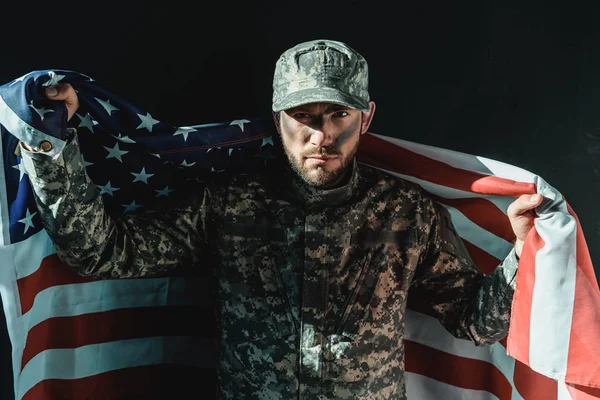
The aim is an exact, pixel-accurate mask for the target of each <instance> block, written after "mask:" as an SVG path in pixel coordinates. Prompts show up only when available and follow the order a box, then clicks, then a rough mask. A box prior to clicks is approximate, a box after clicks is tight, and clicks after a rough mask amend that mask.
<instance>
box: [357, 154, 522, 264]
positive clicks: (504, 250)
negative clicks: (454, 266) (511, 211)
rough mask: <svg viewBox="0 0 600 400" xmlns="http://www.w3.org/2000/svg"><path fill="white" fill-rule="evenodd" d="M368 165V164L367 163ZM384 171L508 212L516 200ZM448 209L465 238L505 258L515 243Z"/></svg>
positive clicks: (447, 195)
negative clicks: (490, 204) (480, 200)
mask: <svg viewBox="0 0 600 400" xmlns="http://www.w3.org/2000/svg"><path fill="white" fill-rule="evenodd" d="M367 165H368V164H367ZM378 169H380V170H381V171H383V172H386V173H389V174H392V175H395V176H398V177H400V178H403V179H407V180H410V181H413V182H416V183H418V184H419V185H421V186H422V187H423V188H424V189H425V190H427V191H428V192H430V193H434V194H436V195H438V196H441V197H444V198H447V199H457V198H484V199H486V200H488V201H490V202H491V203H492V204H494V205H495V206H496V207H498V209H499V210H500V211H502V212H503V213H504V214H506V210H507V209H508V206H509V205H510V203H512V202H513V201H514V199H513V198H512V197H505V196H483V195H478V194H476V193H472V192H465V191H462V190H458V189H453V188H449V187H447V186H442V185H438V184H435V183H431V182H427V181H423V180H420V179H416V178H414V177H410V176H408V175H402V174H398V173H395V172H393V171H389V170H385V169H381V168H378ZM442 205H443V206H444V207H445V208H446V209H448V211H449V212H450V215H451V217H452V223H453V224H454V227H455V228H456V231H457V232H458V234H459V235H460V236H461V237H463V238H464V239H465V240H468V241H469V242H471V243H473V244H474V245H476V246H477V247H479V248H480V249H482V250H484V251H486V252H487V253H489V254H491V255H493V256H494V257H496V258H498V259H499V260H503V259H504V258H505V257H506V255H507V254H508V253H509V252H510V250H511V249H512V247H513V245H512V243H510V242H508V241H506V240H504V239H503V238H501V237H499V236H496V235H494V234H493V233H492V232H490V231H488V230H485V229H483V228H482V227H480V226H479V225H477V224H476V223H474V222H473V221H471V220H470V219H468V218H467V217H466V216H465V215H464V214H463V213H462V212H460V211H459V210H458V209H456V208H454V207H451V206H448V205H446V204H442Z"/></svg>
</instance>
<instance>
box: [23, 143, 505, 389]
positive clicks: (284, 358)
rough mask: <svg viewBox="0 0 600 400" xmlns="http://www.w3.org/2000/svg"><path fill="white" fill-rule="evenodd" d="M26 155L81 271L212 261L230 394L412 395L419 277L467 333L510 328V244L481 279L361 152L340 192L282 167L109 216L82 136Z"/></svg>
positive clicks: (146, 272) (433, 306)
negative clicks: (408, 356)
mask: <svg viewBox="0 0 600 400" xmlns="http://www.w3.org/2000/svg"><path fill="white" fill-rule="evenodd" d="M23 157H24V162H25V165H26V169H27V172H28V174H29V177H30V180H31V182H32V185H33V189H34V191H35V194H36V197H37V199H36V200H37V202H38V207H39V212H40V213H41V215H42V219H43V221H44V224H45V227H46V230H47V232H48V234H49V235H50V237H51V238H52V240H53V241H54V243H55V246H56V250H57V252H58V255H59V257H60V258H61V259H62V260H63V261H64V262H65V263H67V264H68V265H70V266H72V267H73V268H75V269H76V270H77V271H78V272H79V273H80V274H83V275H91V276H96V277H103V278H117V277H147V276H155V275H163V274H167V273H169V272H170V271H175V270H176V269H177V268H182V267H187V268H189V267H193V268H211V269H214V273H215V276H216V278H217V280H216V282H217V283H216V286H217V300H218V302H217V304H218V305H217V320H218V322H219V323H218V335H219V339H220V340H219V351H218V353H219V357H218V365H217V366H216V368H217V371H218V379H219V391H220V393H219V397H220V398H223V399H227V400H234V399H235V400H244V399H265V400H276V399H285V400H287V399H307V400H308V399H310V400H312V399H320V400H324V399H368V400H376V399H379V400H396V399H405V398H406V393H405V385H404V344H403V338H404V323H405V313H406V308H407V295H408V293H409V289H411V296H415V298H417V297H418V298H421V299H425V300H426V304H427V306H428V308H427V309H428V310H429V312H430V313H431V315H434V316H436V317H437V318H438V319H439V320H440V321H441V323H442V324H443V325H444V327H445V328H446V329H447V330H448V331H449V332H451V333H452V334H453V335H455V336H457V337H459V338H465V339H468V340H471V341H473V342H474V343H475V344H477V345H480V344H487V343H492V342H495V341H497V340H499V339H501V338H504V337H505V336H506V334H507V332H508V324H509V316H510V307H511V302H512V296H513V290H514V288H513V286H512V281H513V278H514V275H515V272H516V265H517V261H516V259H515V256H514V253H513V252H511V253H510V254H509V256H508V257H507V258H506V259H505V260H504V261H503V262H502V263H501V264H500V265H499V266H498V268H496V270H495V272H494V273H492V274H489V275H483V274H482V273H481V272H480V271H479V270H478V268H476V267H475V266H474V264H473V262H472V261H471V260H470V258H469V256H468V253H467V252H466V250H465V249H464V247H463V245H462V242H461V241H460V239H459V238H458V237H457V235H456V233H455V231H454V229H453V226H452V224H451V221H450V218H449V215H448V214H447V213H446V212H445V211H444V209H443V208H442V207H439V206H436V204H435V203H434V202H433V201H432V200H431V199H430V198H428V197H427V196H426V195H425V194H424V193H423V192H422V191H421V190H419V189H418V188H416V187H415V186H413V185H411V184H409V183H408V182H406V181H404V180H401V179H398V178H395V177H392V176H389V175H386V174H384V173H382V172H380V171H378V170H376V169H373V168H370V167H367V166H364V165H360V164H358V163H355V165H354V168H353V171H352V175H351V177H350V178H349V182H348V183H347V184H346V185H345V186H343V187H340V188H337V189H333V190H315V189H314V188H311V187H308V186H306V185H304V184H303V183H302V182H301V181H300V180H299V179H298V178H297V176H295V175H294V173H293V172H291V170H288V169H286V168H281V169H275V168H274V169H271V170H270V172H266V173H264V174H238V175H235V176H230V177H227V178H223V177H221V179H219V181H218V182H213V183H209V184H207V185H206V186H204V187H203V189H202V190H201V191H200V192H199V193H197V195H196V196H191V197H190V198H189V199H187V200H185V201H183V200H182V201H181V202H180V203H179V204H175V205H173V206H172V207H171V208H170V209H169V210H168V211H166V212H144V213H127V214H123V215H120V216H119V217H116V216H112V217H111V216H109V215H108V213H107V212H106V211H105V209H104V206H103V200H102V196H101V195H100V194H99V190H98V189H97V187H96V186H95V185H94V184H93V183H92V182H91V181H90V180H89V178H88V177H87V175H86V173H85V169H84V167H83V165H82V158H81V156H80V153H79V148H78V143H77V138H76V135H74V136H73V137H72V139H70V142H69V143H68V144H67V146H66V147H65V148H64V150H63V151H62V153H61V154H60V156H59V157H58V158H57V159H55V160H52V159H51V158H50V157H48V156H45V155H43V154H39V153H29V152H27V151H23ZM411 298H412V297H411Z"/></svg>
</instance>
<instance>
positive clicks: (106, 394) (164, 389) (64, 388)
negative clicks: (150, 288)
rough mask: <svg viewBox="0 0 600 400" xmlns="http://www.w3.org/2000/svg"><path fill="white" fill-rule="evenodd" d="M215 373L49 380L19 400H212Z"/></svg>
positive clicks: (163, 368)
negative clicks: (193, 399) (197, 399)
mask: <svg viewBox="0 0 600 400" xmlns="http://www.w3.org/2000/svg"><path fill="white" fill-rule="evenodd" d="M215 387H216V373H215V370H211V369H201V368H193V367H185V366H179V365H178V366H175V365H151V366H143V367H135V368H125V369H120V370H116V371H110V372H105V373H102V374H98V375H93V376H89V377H86V378H79V379H48V380H44V381H41V382H39V383H38V384H36V385H35V386H34V387H32V388H31V389H30V390H28V391H27V393H25V395H24V396H23V397H22V400H56V399H60V400H83V399H86V400H123V399H140V400H142V399H144V400H146V399H147V400H150V399H161V400H162V399H187V398H199V399H206V400H210V399H215V398H216V396H215Z"/></svg>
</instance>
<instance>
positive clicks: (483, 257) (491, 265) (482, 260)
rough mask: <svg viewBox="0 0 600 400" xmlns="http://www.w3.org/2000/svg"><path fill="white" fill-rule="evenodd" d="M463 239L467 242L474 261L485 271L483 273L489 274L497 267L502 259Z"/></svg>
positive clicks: (466, 245) (466, 244)
mask: <svg viewBox="0 0 600 400" xmlns="http://www.w3.org/2000/svg"><path fill="white" fill-rule="evenodd" d="M462 241H463V243H464V244H465V247H466V248H467V251H468V252H469V254H470V255H471V258H472V259H473V262H474V263H475V265H477V267H478V268H479V269H480V270H481V271H483V273H485V274H489V273H491V272H492V271H494V270H495V269H496V267H497V266H498V264H499V263H500V260H498V259H497V258H496V257H494V256H493V255H491V254H490V253H488V252H486V251H484V250H482V249H480V248H479V247H477V246H475V245H474V244H473V243H471V242H469V241H468V240H465V239H463V240H462Z"/></svg>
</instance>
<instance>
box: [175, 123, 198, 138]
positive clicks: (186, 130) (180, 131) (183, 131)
mask: <svg viewBox="0 0 600 400" xmlns="http://www.w3.org/2000/svg"><path fill="white" fill-rule="evenodd" d="M195 131H196V129H194V128H190V127H189V126H180V127H179V128H177V130H176V131H175V133H174V134H173V136H176V135H183V141H184V142H187V138H188V133H190V132H195Z"/></svg>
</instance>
